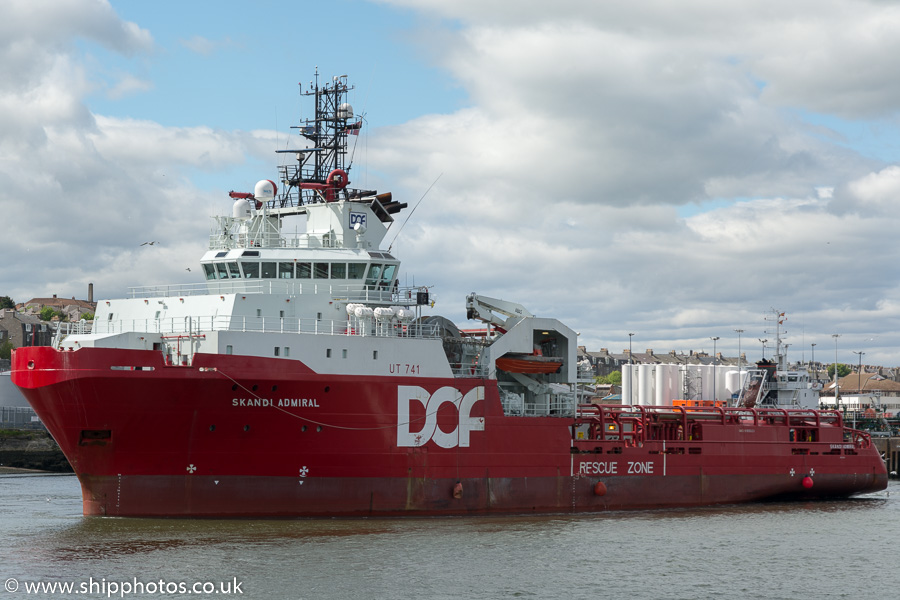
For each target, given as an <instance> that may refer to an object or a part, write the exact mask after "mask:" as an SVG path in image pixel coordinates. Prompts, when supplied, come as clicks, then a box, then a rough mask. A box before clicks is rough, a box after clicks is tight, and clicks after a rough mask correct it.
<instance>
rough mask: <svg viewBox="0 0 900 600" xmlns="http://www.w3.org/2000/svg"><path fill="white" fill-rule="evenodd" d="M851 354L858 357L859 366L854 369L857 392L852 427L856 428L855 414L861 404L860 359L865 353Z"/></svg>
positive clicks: (854, 352)
mask: <svg viewBox="0 0 900 600" xmlns="http://www.w3.org/2000/svg"><path fill="white" fill-rule="evenodd" d="M853 354H856V355H858V356H859V366H858V367H856V375H857V379H856V387H857V389H858V391H857V393H856V410H855V411H854V413H853V427H854V428H855V427H856V413H858V412H859V407H860V405H861V403H862V357H863V354H865V352H863V351H862V350H860V351H859V352H857V351H856V350H854V351H853Z"/></svg>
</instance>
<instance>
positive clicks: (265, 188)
mask: <svg viewBox="0 0 900 600" xmlns="http://www.w3.org/2000/svg"><path fill="white" fill-rule="evenodd" d="M276 193H278V186H277V185H275V182H274V181H272V180H271V179H263V180H262V181H257V182H256V187H255V188H253V195H254V196H255V197H256V199H257V200H259V201H260V202H269V201H270V200H274V199H275V194H276Z"/></svg>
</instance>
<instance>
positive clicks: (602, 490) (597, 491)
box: [594, 481, 606, 496]
mask: <svg viewBox="0 0 900 600" xmlns="http://www.w3.org/2000/svg"><path fill="white" fill-rule="evenodd" d="M594 495H595V496H605V495H606V484H605V483H603V482H602V481H598V482H597V483H595V484H594Z"/></svg>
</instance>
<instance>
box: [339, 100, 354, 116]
mask: <svg viewBox="0 0 900 600" xmlns="http://www.w3.org/2000/svg"><path fill="white" fill-rule="evenodd" d="M337 116H338V119H352V118H353V107H352V106H350V105H349V104H347V103H346V102H344V103H343V104H341V105H340V106H339V107H338V110H337Z"/></svg>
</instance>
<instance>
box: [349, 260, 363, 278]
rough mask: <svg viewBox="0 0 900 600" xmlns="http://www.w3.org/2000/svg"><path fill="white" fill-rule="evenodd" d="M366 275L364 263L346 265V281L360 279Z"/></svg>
mask: <svg viewBox="0 0 900 600" xmlns="http://www.w3.org/2000/svg"><path fill="white" fill-rule="evenodd" d="M365 274H366V263H348V264H347V279H362V278H363V275H365Z"/></svg>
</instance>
